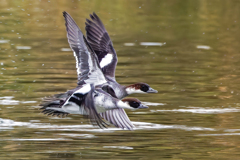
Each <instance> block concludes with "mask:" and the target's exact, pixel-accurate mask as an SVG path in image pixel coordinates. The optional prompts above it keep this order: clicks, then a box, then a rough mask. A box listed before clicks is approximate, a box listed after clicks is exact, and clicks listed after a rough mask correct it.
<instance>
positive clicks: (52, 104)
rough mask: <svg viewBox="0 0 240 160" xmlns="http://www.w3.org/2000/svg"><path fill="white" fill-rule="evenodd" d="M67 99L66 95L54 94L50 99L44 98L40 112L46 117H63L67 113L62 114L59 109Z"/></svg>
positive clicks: (61, 110)
mask: <svg viewBox="0 0 240 160" xmlns="http://www.w3.org/2000/svg"><path fill="white" fill-rule="evenodd" d="M67 97H68V94H67V93H61V94H56V95H54V96H52V97H46V98H44V100H43V102H42V103H41V104H40V106H42V107H41V108H40V110H42V112H41V113H43V114H45V115H48V116H58V117H65V116H67V115H68V114H69V113H67V112H64V111H63V109H62V108H61V106H62V104H63V103H64V102H65V100H66V98H67Z"/></svg>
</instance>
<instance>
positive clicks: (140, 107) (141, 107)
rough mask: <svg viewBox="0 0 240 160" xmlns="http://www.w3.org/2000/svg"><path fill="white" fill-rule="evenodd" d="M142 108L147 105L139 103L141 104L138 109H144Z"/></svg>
mask: <svg viewBox="0 0 240 160" xmlns="http://www.w3.org/2000/svg"><path fill="white" fill-rule="evenodd" d="M144 108H148V106H145V105H143V104H141V106H139V107H138V109H144Z"/></svg>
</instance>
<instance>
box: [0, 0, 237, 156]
mask: <svg viewBox="0 0 240 160" xmlns="http://www.w3.org/2000/svg"><path fill="white" fill-rule="evenodd" d="M0 2H1V6H0V9H1V11H0V16H1V18H0V33H1V35H0V53H1V58H0V89H1V94H0V132H1V134H0V157H1V159H6V160H8V159H9V160H12V159H31V160H32V159H66V160H70V159H119V160H120V159H172V160H179V159H199V160H200V159H202V160H205V159H218V160H219V159H220V160H221V159H224V160H225V159H231V160H232V159H239V151H240V150H239V146H240V141H239V136H240V123H239V122H240V118H239V117H240V114H239V111H240V103H239V102H240V101H239V94H240V85H239V80H240V71H239V69H240V65H239V59H240V50H239V44H240V38H239V35H240V30H239V28H240V25H239V19H240V13H239V7H240V3H239V2H238V1H233V0H229V1H218V0H210V1H207V0H196V1H190V0H185V1H180V0H172V1H163V0H150V1H149V0H148V1H147V0H140V1H127V0H121V1H120V0H119V1H114V2H113V1H110V0H107V1H104V2H103V1H100V0H96V1H92V0H90V1H87V0H82V1H76V0H74V1H56V0H50V1H47V0H42V1H41V0H40V1H31V0H24V1H14V0H0ZM63 11H67V12H69V13H70V14H71V15H72V17H73V18H74V19H75V21H76V22H77V24H78V25H79V27H80V28H81V29H82V31H84V27H85V26H84V25H85V24H84V23H85V19H86V18H89V14H90V13H92V12H93V11H95V12H96V13H97V14H98V15H99V17H100V18H101V19H102V21H103V23H104V24H105V26H106V28H107V30H108V33H109V35H110V37H111V39H112V41H113V43H114V48H115V50H116V51H117V54H118V66H117V69H116V78H117V81H118V82H119V83H121V84H123V85H129V84H132V83H135V82H146V83H148V84H150V85H151V87H153V88H154V89H157V90H158V91H159V92H158V94H143V95H139V94H135V95H132V97H137V98H139V99H140V100H141V101H143V102H144V103H145V104H147V105H148V106H149V109H144V110H137V111H127V114H128V116H129V118H130V119H131V120H132V121H133V123H134V125H135V126H136V129H135V130H134V131H126V130H121V129H117V128H114V127H112V126H110V127H109V128H108V129H105V130H102V129H99V128H97V127H94V126H92V125H90V124H89V122H88V120H85V119H83V117H81V116H78V115H70V116H68V117H66V118H57V117H47V116H45V115H42V114H40V111H39V110H38V109H39V104H40V103H41V100H42V98H44V97H46V96H51V95H53V94H57V93H62V92H65V91H67V90H68V89H72V88H74V87H75V86H76V82H77V75H76V68H75V59H74V57H73V53H72V51H71V50H70V49H69V45H68V42H67V38H66V31H65V25H64V19H63V16H62V12H63Z"/></svg>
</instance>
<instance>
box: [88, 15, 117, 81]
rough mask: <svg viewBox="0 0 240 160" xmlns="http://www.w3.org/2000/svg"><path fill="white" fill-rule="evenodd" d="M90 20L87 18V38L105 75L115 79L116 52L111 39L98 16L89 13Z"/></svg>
mask: <svg viewBox="0 0 240 160" xmlns="http://www.w3.org/2000/svg"><path fill="white" fill-rule="evenodd" d="M90 18H91V20H89V19H87V22H86V28H85V29H86V32H87V33H86V34H87V40H88V42H89V43H90V45H91V47H92V48H93V50H94V52H95V53H96V54H97V56H98V60H99V63H100V67H101V68H102V71H103V74H104V75H105V76H106V77H110V78H112V79H115V69H116V65H117V61H118V60H117V54H116V52H115V50H114V48H113V44H112V41H111V39H110V37H109V35H108V33H107V31H106V29H105V27H104V25H103V23H102V21H101V20H100V18H99V17H98V16H97V15H96V14H95V13H93V14H90Z"/></svg>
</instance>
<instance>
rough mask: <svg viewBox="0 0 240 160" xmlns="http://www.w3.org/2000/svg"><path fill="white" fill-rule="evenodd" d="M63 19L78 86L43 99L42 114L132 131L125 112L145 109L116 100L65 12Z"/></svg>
mask: <svg viewBox="0 0 240 160" xmlns="http://www.w3.org/2000/svg"><path fill="white" fill-rule="evenodd" d="M63 16H64V18H65V22H66V23H65V25H66V30H67V38H68V43H69V45H70V47H71V49H72V50H73V52H74V56H75V58H76V61H77V65H76V67H77V73H78V86H77V87H76V88H75V89H73V90H71V91H70V92H67V93H64V94H59V95H55V96H53V97H51V98H46V99H45V100H44V102H43V103H42V104H41V106H42V108H41V109H42V113H44V114H47V115H50V116H67V115H68V114H80V115H84V116H86V117H87V118H88V119H89V120H90V122H91V123H92V124H93V125H97V126H99V127H100V128H107V125H108V124H107V123H106V122H105V121H103V119H105V120H106V121H108V122H109V123H111V124H113V125H114V126H116V127H118V128H122V129H128V130H133V128H134V125H133V124H132V122H131V121H130V119H129V118H128V116H127V114H126V112H125V110H124V109H132V110H136V109H144V108H148V106H146V105H144V104H142V103H141V101H139V100H138V99H136V98H126V99H122V100H121V99H118V98H117V97H116V95H115V92H114V90H113V89H112V88H111V86H109V85H108V83H107V80H106V78H105V76H104V74H103V72H102V69H101V68H100V64H99V61H98V59H97V55H96V54H95V53H94V51H93V49H92V48H91V46H90V44H89V43H88V41H87V39H86V38H85V36H84V35H83V33H82V31H81V30H80V29H79V27H78V26H77V24H76V23H75V21H74V20H73V18H72V17H71V16H70V15H69V14H68V13H67V12H65V11H64V12H63Z"/></svg>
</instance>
